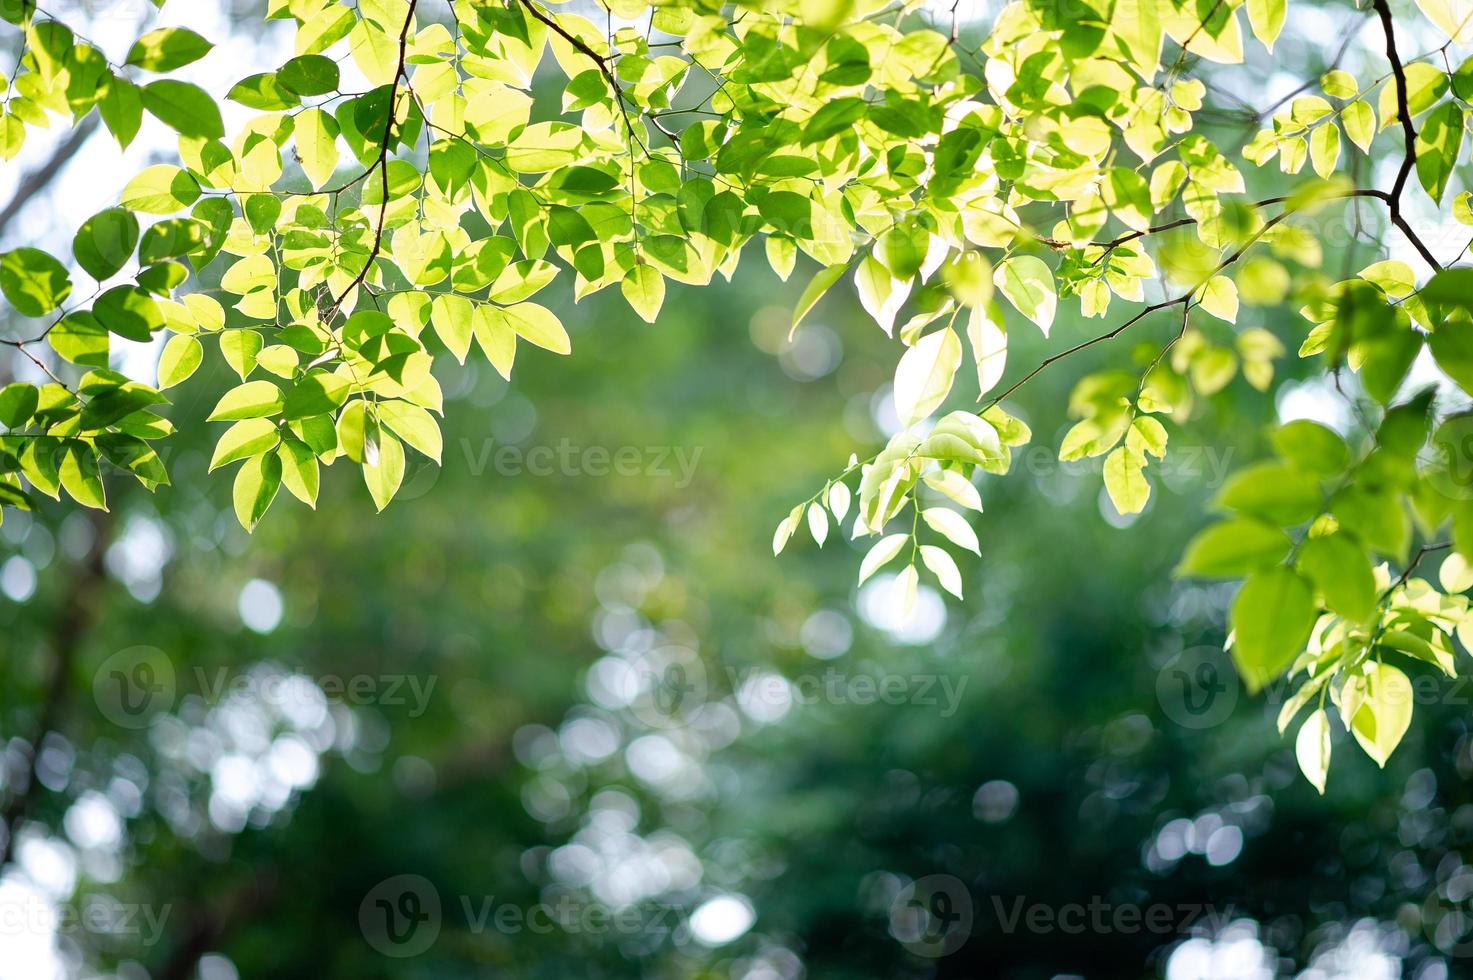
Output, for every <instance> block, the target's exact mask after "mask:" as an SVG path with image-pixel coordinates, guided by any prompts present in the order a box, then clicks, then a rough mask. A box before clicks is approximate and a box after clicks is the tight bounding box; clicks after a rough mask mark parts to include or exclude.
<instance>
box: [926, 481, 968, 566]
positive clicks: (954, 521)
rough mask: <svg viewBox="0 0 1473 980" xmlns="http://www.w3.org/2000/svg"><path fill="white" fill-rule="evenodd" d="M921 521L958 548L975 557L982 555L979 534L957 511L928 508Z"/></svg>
mask: <svg viewBox="0 0 1473 980" xmlns="http://www.w3.org/2000/svg"><path fill="white" fill-rule="evenodd" d="M968 486H971V484H968ZM921 520H923V521H925V522H926V526H927V527H929V528H930V529H931V530H933V531H935V532H936V533H937V534H939V535H941V536H942V537H943V538H945V539H946V540H948V541H950V542H951V543H952V544H954V545H956V546H957V547H958V548H964V549H966V550H967V551H970V552H971V553H972V554H974V555H980V554H982V545H981V542H979V541H978V540H977V532H976V531H974V530H972V525H970V524H968V523H967V519H966V518H965V517H963V516H962V515H960V514H958V513H957V512H956V511H954V510H951V509H949V508H947V507H927V508H926V509H925V510H923V511H921Z"/></svg>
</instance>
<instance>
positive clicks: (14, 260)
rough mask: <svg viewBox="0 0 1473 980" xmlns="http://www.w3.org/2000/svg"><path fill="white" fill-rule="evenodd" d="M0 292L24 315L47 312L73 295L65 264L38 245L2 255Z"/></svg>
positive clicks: (41, 314) (0, 258) (0, 259)
mask: <svg viewBox="0 0 1473 980" xmlns="http://www.w3.org/2000/svg"><path fill="white" fill-rule="evenodd" d="M0 292H4V294H5V298H6V299H7V300H9V301H10V305H11V306H13V307H15V309H16V311H17V312H19V313H21V314H22V315H24V316H45V315H46V314H47V313H50V312H51V311H52V310H54V309H56V308H57V307H59V306H60V305H61V304H62V303H64V302H65V301H66V298H67V297H68V296H70V295H71V292H72V281H71V279H69V278H67V274H66V266H64V265H62V264H61V263H60V262H58V261H56V259H54V258H52V257H51V255H50V254H48V253H46V252H43V251H41V250H40V249H39V248H17V249H14V250H13V251H9V252H6V253H5V254H4V255H0Z"/></svg>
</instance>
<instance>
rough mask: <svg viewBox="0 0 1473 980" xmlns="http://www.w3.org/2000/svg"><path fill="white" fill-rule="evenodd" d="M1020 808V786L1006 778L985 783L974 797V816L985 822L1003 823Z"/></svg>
mask: <svg viewBox="0 0 1473 980" xmlns="http://www.w3.org/2000/svg"><path fill="white" fill-rule="evenodd" d="M1017 809H1018V787H1016V786H1014V785H1013V784H1012V783H1010V782H1008V781H1007V780H1006V779H994V780H992V781H991V782H986V783H983V784H982V785H981V786H980V787H979V788H978V789H977V793H976V795H975V796H973V797H972V816H974V817H976V818H977V819H978V820H981V821H982V822H983V823H1002V822H1003V821H1004V820H1006V819H1008V818H1009V817H1011V816H1012V815H1013V813H1014V812H1015V811H1016V810H1017Z"/></svg>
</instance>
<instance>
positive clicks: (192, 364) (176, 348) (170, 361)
mask: <svg viewBox="0 0 1473 980" xmlns="http://www.w3.org/2000/svg"><path fill="white" fill-rule="evenodd" d="M204 359H205V349H204V346H203V345H202V344H200V342H199V341H198V340H195V339H194V338H193V337H191V336H188V335H187V334H177V335H175V336H174V337H172V338H170V340H169V342H168V343H167V344H165V345H164V349H163V352H162V353H160V354H159V387H160V388H172V387H174V386H175V385H177V384H180V383H181V382H183V381H185V380H186V379H188V378H189V376H190V375H192V374H194V372H195V371H197V370H198V369H199V366H200V364H201V363H202V362H203V361H204Z"/></svg>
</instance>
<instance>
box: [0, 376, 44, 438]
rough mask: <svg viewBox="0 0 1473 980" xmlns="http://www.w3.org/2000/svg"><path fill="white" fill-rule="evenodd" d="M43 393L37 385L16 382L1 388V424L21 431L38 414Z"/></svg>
mask: <svg viewBox="0 0 1473 980" xmlns="http://www.w3.org/2000/svg"><path fill="white" fill-rule="evenodd" d="M40 401H41V393H40V391H39V390H38V389H37V388H36V386H35V385H32V384H26V383H25V382H16V383H14V384H8V385H6V386H5V387H4V388H0V424H3V425H4V426H5V427H6V428H8V429H19V428H20V427H21V426H23V425H25V424H26V423H27V422H29V421H30V420H31V416H33V415H35V414H36V406H37V405H38V404H40Z"/></svg>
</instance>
